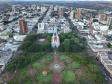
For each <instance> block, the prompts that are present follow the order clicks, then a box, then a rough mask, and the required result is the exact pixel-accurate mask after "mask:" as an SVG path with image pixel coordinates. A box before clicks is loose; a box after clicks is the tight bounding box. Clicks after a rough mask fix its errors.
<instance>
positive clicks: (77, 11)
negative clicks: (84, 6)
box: [75, 8, 81, 20]
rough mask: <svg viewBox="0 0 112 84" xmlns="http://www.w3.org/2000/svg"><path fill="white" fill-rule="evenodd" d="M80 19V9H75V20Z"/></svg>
mask: <svg viewBox="0 0 112 84" xmlns="http://www.w3.org/2000/svg"><path fill="white" fill-rule="evenodd" d="M80 17H81V9H80V8H77V9H76V14H75V18H76V19H78V20H79V19H80Z"/></svg>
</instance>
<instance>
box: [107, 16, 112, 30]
mask: <svg viewBox="0 0 112 84" xmlns="http://www.w3.org/2000/svg"><path fill="white" fill-rule="evenodd" d="M108 25H109V29H112V17H111V16H110V17H109V18H108Z"/></svg>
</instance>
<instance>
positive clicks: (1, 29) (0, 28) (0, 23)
mask: <svg viewBox="0 0 112 84" xmlns="http://www.w3.org/2000/svg"><path fill="white" fill-rule="evenodd" d="M3 30H4V24H3V22H0V31H3Z"/></svg>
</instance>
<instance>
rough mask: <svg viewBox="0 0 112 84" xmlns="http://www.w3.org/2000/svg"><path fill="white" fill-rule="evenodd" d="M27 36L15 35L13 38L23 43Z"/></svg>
mask: <svg viewBox="0 0 112 84" xmlns="http://www.w3.org/2000/svg"><path fill="white" fill-rule="evenodd" d="M25 37H26V35H15V36H13V38H14V40H15V41H23V40H24V39H25Z"/></svg>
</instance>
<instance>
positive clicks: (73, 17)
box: [70, 10, 75, 20]
mask: <svg viewBox="0 0 112 84" xmlns="http://www.w3.org/2000/svg"><path fill="white" fill-rule="evenodd" d="M70 19H71V20H73V19H75V11H74V10H72V11H71V12H70Z"/></svg>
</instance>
